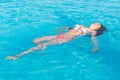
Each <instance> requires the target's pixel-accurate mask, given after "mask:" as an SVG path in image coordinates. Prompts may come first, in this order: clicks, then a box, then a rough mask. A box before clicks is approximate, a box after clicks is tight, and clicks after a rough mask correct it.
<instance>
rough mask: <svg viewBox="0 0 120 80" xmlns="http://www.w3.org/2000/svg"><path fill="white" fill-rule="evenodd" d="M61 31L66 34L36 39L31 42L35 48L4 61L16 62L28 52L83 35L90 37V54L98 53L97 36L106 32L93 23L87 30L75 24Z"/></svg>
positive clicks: (100, 26)
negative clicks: (64, 31) (91, 45)
mask: <svg viewBox="0 0 120 80" xmlns="http://www.w3.org/2000/svg"><path fill="white" fill-rule="evenodd" d="M63 29H66V30H67V32H66V33H60V34H58V35H51V36H43V37H40V38H37V39H35V40H33V42H34V43H35V44H37V46H35V47H33V48H31V49H29V50H27V51H24V52H22V53H20V54H17V55H15V56H8V57H6V58H5V59H7V60H16V59H18V58H19V57H21V56H23V55H25V54H28V53H30V52H33V51H36V50H39V49H41V50H44V49H45V48H46V47H47V46H48V45H57V44H63V43H66V42H68V41H71V40H72V39H74V38H75V37H77V36H84V35H90V36H91V40H92V43H93V49H92V52H96V51H98V44H97V40H96V37H97V36H98V35H100V34H102V33H104V31H105V30H106V28H105V27H104V26H102V25H101V24H100V23H93V24H91V25H90V26H89V27H88V28H86V27H84V26H83V25H79V24H76V25H75V26H74V27H73V28H70V27H64V28H63ZM44 41H47V42H44ZM42 42H44V43H42Z"/></svg>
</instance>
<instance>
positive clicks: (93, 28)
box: [90, 23, 101, 30]
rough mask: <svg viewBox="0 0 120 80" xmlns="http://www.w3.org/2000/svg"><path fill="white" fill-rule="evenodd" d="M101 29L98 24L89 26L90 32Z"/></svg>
mask: <svg viewBox="0 0 120 80" xmlns="http://www.w3.org/2000/svg"><path fill="white" fill-rule="evenodd" d="M100 28H101V24H100V23H93V24H91V25H90V29H91V30H98V29H100Z"/></svg>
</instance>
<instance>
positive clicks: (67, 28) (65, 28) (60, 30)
mask: <svg viewBox="0 0 120 80" xmlns="http://www.w3.org/2000/svg"><path fill="white" fill-rule="evenodd" d="M70 29H72V28H71V27H68V26H64V27H62V28H60V29H59V33H62V31H63V30H66V31H69V30H70Z"/></svg>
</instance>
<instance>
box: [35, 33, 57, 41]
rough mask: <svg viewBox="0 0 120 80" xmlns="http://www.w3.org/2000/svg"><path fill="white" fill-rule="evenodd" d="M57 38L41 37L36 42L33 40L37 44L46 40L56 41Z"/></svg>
mask: <svg viewBox="0 0 120 80" xmlns="http://www.w3.org/2000/svg"><path fill="white" fill-rule="evenodd" d="M55 37H56V36H55V35H54V36H43V37H40V38H36V39H35V40H33V42H34V43H36V42H41V41H44V40H52V39H54V38H55Z"/></svg>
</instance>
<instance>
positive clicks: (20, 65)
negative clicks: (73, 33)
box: [0, 0, 120, 80]
mask: <svg viewBox="0 0 120 80" xmlns="http://www.w3.org/2000/svg"><path fill="white" fill-rule="evenodd" d="M119 3H120V1H119V0H108V1H106V0H100V1H97V0H76V1H75V0H54V1H51V0H45V1H43V0H0V80H120V68H119V67H120V62H119V61H120V49H119V48H120V43H119V41H120V31H119V30H120V23H119V22H120V5H119ZM93 22H100V23H102V24H103V25H104V26H105V27H106V28H107V29H108V31H107V32H106V33H105V34H103V35H101V36H99V37H98V38H97V40H98V43H99V52H97V53H91V52H90V50H91V48H92V44H91V40H90V38H89V37H78V38H76V39H74V40H73V41H71V42H68V43H66V44H62V45H58V46H49V47H47V49H45V55H44V56H41V51H40V50H38V51H35V52H33V53H31V54H28V55H25V56H23V57H21V58H20V59H18V60H16V61H7V60H5V59H4V58H5V57H6V56H9V55H16V54H18V53H20V52H22V51H24V50H27V49H29V48H31V47H33V46H35V45H34V44H33V43H32V40H33V39H35V38H38V37H41V36H44V35H45V36H47V35H55V34H58V32H57V31H55V30H56V29H59V28H60V27H62V26H73V25H74V24H76V23H79V24H83V25H84V26H89V25H90V24H91V23H93Z"/></svg>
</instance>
